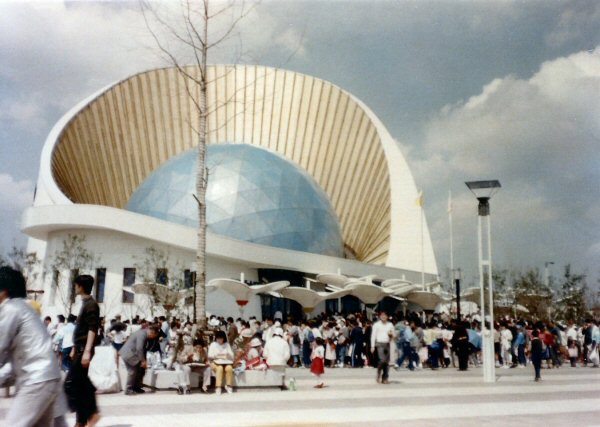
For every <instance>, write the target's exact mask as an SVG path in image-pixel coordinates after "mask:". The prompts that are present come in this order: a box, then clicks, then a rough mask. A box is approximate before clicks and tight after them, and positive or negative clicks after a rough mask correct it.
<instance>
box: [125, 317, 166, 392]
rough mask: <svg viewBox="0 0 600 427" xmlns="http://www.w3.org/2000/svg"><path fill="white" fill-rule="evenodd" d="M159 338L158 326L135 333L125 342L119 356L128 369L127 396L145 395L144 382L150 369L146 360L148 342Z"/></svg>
mask: <svg viewBox="0 0 600 427" xmlns="http://www.w3.org/2000/svg"><path fill="white" fill-rule="evenodd" d="M157 337H158V327H157V326H156V325H152V326H149V327H148V328H144V329H140V330H139V331H135V332H134V333H133V334H131V336H130V337H129V339H128V340H127V341H126V342H125V344H124V345H123V347H122V348H121V351H120V352H119V355H120V356H121V359H123V362H125V367H126V368H127V388H126V389H125V394H126V395H128V396H132V395H135V394H138V393H144V392H145V391H144V389H143V388H142V380H143V379H144V374H145V373H146V368H147V367H148V362H147V360H146V344H147V341H148V340H154V339H156V338H157Z"/></svg>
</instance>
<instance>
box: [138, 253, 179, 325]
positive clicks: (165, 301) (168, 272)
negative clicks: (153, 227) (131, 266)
mask: <svg viewBox="0 0 600 427" xmlns="http://www.w3.org/2000/svg"><path fill="white" fill-rule="evenodd" d="M182 265H183V263H181V262H179V260H175V261H173V260H172V259H171V255H170V254H169V253H168V252H166V251H163V250H162V249H158V248H156V247H154V246H150V247H148V248H146V249H145V250H144V256H143V257H141V258H139V262H137V263H135V268H136V272H138V274H139V278H140V283H138V284H136V285H137V286H138V289H139V293H142V294H144V295H146V297H147V298H146V301H145V302H146V305H145V306H144V305H142V306H141V307H139V308H140V309H141V310H142V311H146V310H147V311H149V312H150V315H151V316H154V315H155V310H156V308H157V307H160V308H162V309H163V311H164V314H165V315H166V316H167V317H170V315H171V314H172V312H173V311H174V310H177V309H179V306H180V305H181V303H182V302H183V301H182V300H183V298H182V297H183V295H182V294H181V291H182V290H183V289H184V269H183V267H182ZM136 293H137V292H136ZM134 304H138V302H136V301H135V299H134Z"/></svg>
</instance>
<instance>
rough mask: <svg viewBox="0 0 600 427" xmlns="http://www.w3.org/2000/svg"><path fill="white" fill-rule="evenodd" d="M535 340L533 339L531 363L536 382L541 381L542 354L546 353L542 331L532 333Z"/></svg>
mask: <svg viewBox="0 0 600 427" xmlns="http://www.w3.org/2000/svg"><path fill="white" fill-rule="evenodd" d="M532 336H533V338H532V339H531V363H532V364H533V369H534V371H535V381H536V382H538V381H541V380H542V377H541V370H542V354H543V353H544V344H543V343H542V340H541V339H540V331H538V330H537V329H536V330H534V331H533V333H532Z"/></svg>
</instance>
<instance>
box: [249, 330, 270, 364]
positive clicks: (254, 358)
mask: <svg viewBox="0 0 600 427" xmlns="http://www.w3.org/2000/svg"><path fill="white" fill-rule="evenodd" d="M248 347H249V348H248V351H247V352H246V369H248V370H254V371H264V370H265V369H267V368H268V367H267V364H266V362H265V360H264V359H263V358H262V342H261V340H260V338H252V341H250V345H249V346H248Z"/></svg>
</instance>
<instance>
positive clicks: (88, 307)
mask: <svg viewBox="0 0 600 427" xmlns="http://www.w3.org/2000/svg"><path fill="white" fill-rule="evenodd" d="M93 287H94V278H93V277H92V276H90V275H87V274H84V275H81V276H77V277H76V278H75V291H76V292H77V295H80V296H81V310H80V311H79V316H77V322H76V323H77V324H76V326H75V331H74V332H73V349H72V350H71V361H72V363H71V369H70V370H69V373H68V374H67V378H66V379H65V393H66V394H67V397H68V401H69V406H70V407H71V410H73V411H75V413H76V414H77V416H76V419H77V421H76V424H75V426H77V427H83V426H85V425H88V426H94V425H96V423H97V422H98V420H99V419H100V414H99V413H98V407H97V405H96V388H95V387H94V385H93V384H92V382H91V381H90V378H89V377H88V369H89V367H90V361H91V360H92V357H94V344H95V342H96V336H97V335H98V328H99V327H100V307H98V304H97V303H96V301H95V300H94V298H93V297H92V295H91V293H92V288H93Z"/></svg>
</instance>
